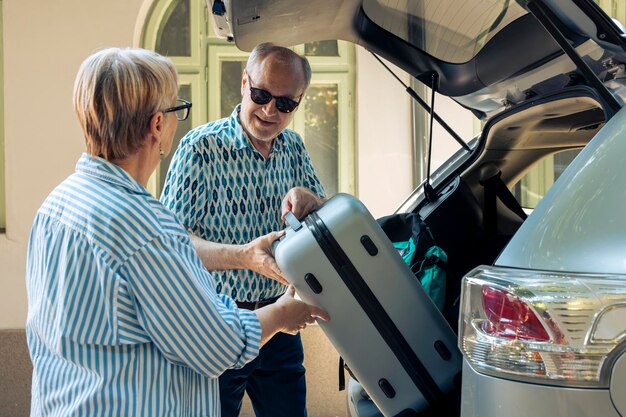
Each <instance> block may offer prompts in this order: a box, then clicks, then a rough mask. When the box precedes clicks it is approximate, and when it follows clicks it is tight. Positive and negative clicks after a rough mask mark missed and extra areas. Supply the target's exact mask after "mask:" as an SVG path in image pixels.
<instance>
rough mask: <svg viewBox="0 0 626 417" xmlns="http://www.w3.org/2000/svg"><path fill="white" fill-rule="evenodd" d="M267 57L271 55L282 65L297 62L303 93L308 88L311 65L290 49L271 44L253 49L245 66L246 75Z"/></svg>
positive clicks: (264, 44)
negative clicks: (299, 67) (301, 75)
mask: <svg viewBox="0 0 626 417" xmlns="http://www.w3.org/2000/svg"><path fill="white" fill-rule="evenodd" d="M269 55H273V56H274V58H275V59H277V60H279V61H282V62H284V63H291V62H294V61H295V62H299V63H300V64H301V65H302V74H304V91H306V89H307V88H309V84H310V83H311V65H309V61H308V60H307V59H306V58H305V57H303V56H300V55H298V54H297V53H295V52H294V51H292V50H291V49H289V48H285V47H284V46H278V45H276V44H273V43H271V42H264V43H260V44H258V45H257V46H255V47H254V49H253V50H252V52H251V53H250V57H249V58H248V63H247V64H246V72H247V73H248V74H249V73H250V72H253V69H254V67H255V66H256V65H257V64H259V63H260V62H261V61H263V60H264V59H265V58H267V57H268V56H269Z"/></svg>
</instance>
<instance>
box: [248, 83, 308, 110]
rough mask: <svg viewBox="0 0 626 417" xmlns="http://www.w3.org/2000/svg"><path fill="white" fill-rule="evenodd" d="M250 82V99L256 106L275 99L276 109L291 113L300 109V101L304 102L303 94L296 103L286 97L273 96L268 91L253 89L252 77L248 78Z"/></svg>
mask: <svg viewBox="0 0 626 417" xmlns="http://www.w3.org/2000/svg"><path fill="white" fill-rule="evenodd" d="M248 82H249V83H250V98H251V99H252V101H254V102H255V103H256V104H259V105H264V104H267V103H269V102H270V101H272V99H275V100H276V109H277V110H278V111H279V112H281V113H291V112H292V111H294V110H295V109H296V107H298V105H299V104H300V101H301V100H302V94H300V98H298V101H295V100H294V99H291V98H289V97H285V96H280V97H276V96H273V95H272V93H270V92H269V91H267V90H263V89H262V88H254V87H252V80H250V76H248Z"/></svg>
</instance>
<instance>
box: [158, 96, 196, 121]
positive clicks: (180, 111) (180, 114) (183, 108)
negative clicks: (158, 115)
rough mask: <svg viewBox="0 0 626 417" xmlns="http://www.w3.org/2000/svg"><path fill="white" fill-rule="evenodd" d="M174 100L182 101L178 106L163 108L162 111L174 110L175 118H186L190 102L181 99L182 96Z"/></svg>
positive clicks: (181, 119)
mask: <svg viewBox="0 0 626 417" xmlns="http://www.w3.org/2000/svg"><path fill="white" fill-rule="evenodd" d="M176 101H178V102H180V103H183V104H181V105H180V106H175V107H170V108H169V109H165V110H163V113H169V112H175V113H176V118H177V119H178V120H180V121H183V120H187V118H188V117H189V109H190V108H191V102H190V101H187V100H183V99H182V98H179V99H177V100H176Z"/></svg>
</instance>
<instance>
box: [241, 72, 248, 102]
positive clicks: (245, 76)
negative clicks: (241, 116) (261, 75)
mask: <svg viewBox="0 0 626 417" xmlns="http://www.w3.org/2000/svg"><path fill="white" fill-rule="evenodd" d="M247 88H248V72H247V71H246V70H244V71H243V73H242V74H241V97H243V96H244V95H245V94H246V89H247Z"/></svg>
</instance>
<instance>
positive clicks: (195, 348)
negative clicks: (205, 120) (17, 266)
mask: <svg viewBox="0 0 626 417" xmlns="http://www.w3.org/2000/svg"><path fill="white" fill-rule="evenodd" d="M26 275H27V276H26V284H27V290H28V307H29V309H28V319H27V323H26V333H27V338H28V346H29V350H30V355H31V359H32V362H33V381H32V405H31V416H32V417H37V416H90V417H93V416H219V408H220V407H219V395H218V385H217V379H216V378H217V377H218V376H219V375H220V374H221V373H222V372H224V371H225V370H226V369H229V368H231V367H242V366H243V365H245V364H246V363H248V362H249V361H250V360H252V359H253V358H255V357H256V356H257V354H258V351H259V343H260V338H261V328H260V324H259V322H258V319H257V318H256V315H255V314H254V313H253V312H250V311H246V310H238V309H237V308H236V305H235V303H234V302H233V300H232V299H230V298H229V297H226V296H222V295H218V294H217V293H216V291H215V284H214V282H213V279H212V277H211V275H210V274H209V273H208V272H207V271H206V269H205V268H204V266H203V265H202V263H201V261H200V259H199V258H198V257H197V255H196V253H195V250H194V248H193V246H192V244H191V240H190V239H189V237H188V235H187V233H186V231H185V229H184V228H183V227H182V226H181V225H180V223H179V222H178V220H177V219H176V217H175V216H174V215H173V214H172V213H171V212H170V211H169V210H167V209H166V208H165V207H164V206H163V205H162V204H161V203H160V202H159V201H158V200H157V199H155V198H154V197H152V196H151V195H150V194H149V193H148V191H147V190H146V189H145V188H144V187H143V186H142V185H141V184H139V183H138V182H137V181H135V180H134V179H133V178H132V177H131V176H130V175H128V173H126V172H125V171H124V170H122V169H121V168H119V167H118V166H116V165H114V164H112V163H109V162H108V161H106V160H103V159H100V158H97V157H92V156H89V155H87V154H83V155H82V157H81V158H80V160H79V161H78V164H77V165H76V172H75V173H74V174H73V175H71V176H70V177H69V178H68V179H66V180H65V181H64V182H63V183H61V184H60V185H59V186H58V187H57V188H56V189H55V190H54V191H53V192H52V193H51V194H50V195H49V196H48V198H47V199H46V201H45V202H44V203H43V205H42V206H41V208H40V209H39V211H38V213H37V216H36V218H35V220H34V223H33V227H32V230H31V234H30V241H29V246H28V254H27V271H26Z"/></svg>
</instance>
